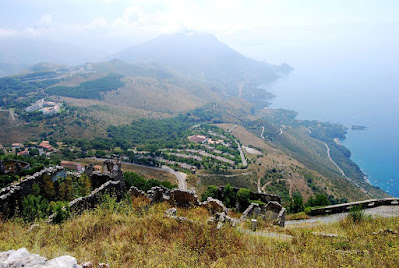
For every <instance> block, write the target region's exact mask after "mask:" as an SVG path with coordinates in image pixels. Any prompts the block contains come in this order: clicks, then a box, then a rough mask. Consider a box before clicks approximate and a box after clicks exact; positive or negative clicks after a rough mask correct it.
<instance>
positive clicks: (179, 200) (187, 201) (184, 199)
mask: <svg viewBox="0 0 399 268" xmlns="http://www.w3.org/2000/svg"><path fill="white" fill-rule="evenodd" d="M170 202H171V203H172V204H174V205H176V206H178V207H189V206H199V205H200V202H199V201H198V196H197V195H196V194H195V192H194V191H187V190H180V189H174V190H172V191H170Z"/></svg>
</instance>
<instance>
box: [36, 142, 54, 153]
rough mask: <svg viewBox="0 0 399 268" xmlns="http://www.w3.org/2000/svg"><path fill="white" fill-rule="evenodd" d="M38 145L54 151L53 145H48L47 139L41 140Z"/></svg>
mask: <svg viewBox="0 0 399 268" xmlns="http://www.w3.org/2000/svg"><path fill="white" fill-rule="evenodd" d="M39 146H40V147H42V148H43V149H46V150H48V151H54V148H53V146H51V145H50V142H48V141H42V142H41V143H40V144H39Z"/></svg>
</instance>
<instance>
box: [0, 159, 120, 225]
mask: <svg viewBox="0 0 399 268" xmlns="http://www.w3.org/2000/svg"><path fill="white" fill-rule="evenodd" d="M104 163H105V165H106V166H107V170H106V171H105V172H104V173H102V172H99V171H92V172H90V173H88V175H89V177H90V180H91V183H92V187H93V188H95V189H96V190H94V191H93V192H92V194H93V193H94V194H95V197H97V196H99V194H100V193H102V191H105V190H106V191H107V192H110V191H111V190H110V188H112V187H113V188H114V189H113V191H114V192H116V193H117V196H118V198H119V197H120V195H121V193H123V192H124V191H125V190H126V189H125V182H124V180H123V173H122V169H121V163H120V161H111V160H106V161H105V162H104ZM108 170H109V171H108ZM45 175H47V176H50V178H51V179H52V181H57V180H58V179H60V178H65V176H66V175H67V173H66V172H65V170H64V168H63V167H61V166H56V167H50V168H45V169H43V170H41V171H39V172H36V173H35V174H33V175H32V176H28V177H26V178H25V179H24V180H22V181H21V182H20V183H18V184H15V185H11V186H9V187H6V188H3V189H1V191H0V217H2V218H10V217H12V216H14V214H15V213H16V212H17V211H20V212H21V211H22V210H23V205H22V201H23V199H24V198H25V197H27V196H28V195H29V194H30V193H32V187H33V185H34V184H38V185H42V184H43V178H44V176H45ZM110 181H111V182H114V183H111V182H110ZM108 182H110V183H108ZM107 183H108V184H107ZM104 185H105V186H104ZM104 187H105V188H104ZM97 188H98V189H97ZM97 190H99V192H96V191H97ZM87 198H88V199H87V202H88V206H89V207H90V204H92V203H91V202H92V201H93V200H94V199H93V198H94V197H93V196H91V197H90V196H88V197H87ZM72 202H73V201H72Z"/></svg>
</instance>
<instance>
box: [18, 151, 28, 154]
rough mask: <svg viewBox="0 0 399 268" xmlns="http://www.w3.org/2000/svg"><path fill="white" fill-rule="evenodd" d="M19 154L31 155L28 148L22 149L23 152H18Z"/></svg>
mask: <svg viewBox="0 0 399 268" xmlns="http://www.w3.org/2000/svg"><path fill="white" fill-rule="evenodd" d="M17 155H29V151H28V150H25V151H21V152H19V153H17Z"/></svg>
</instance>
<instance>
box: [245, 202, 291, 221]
mask: <svg viewBox="0 0 399 268" xmlns="http://www.w3.org/2000/svg"><path fill="white" fill-rule="evenodd" d="M258 216H261V217H262V218H263V220H265V221H269V222H273V224H275V225H278V226H281V227H284V226H285V208H284V207H283V206H282V205H280V204H279V203H278V202H276V201H270V202H268V203H267V204H266V205H259V204H257V203H252V204H250V205H249V206H248V208H247V209H246V210H245V211H244V213H243V214H242V216H241V220H243V219H246V218H256V217H258Z"/></svg>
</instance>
